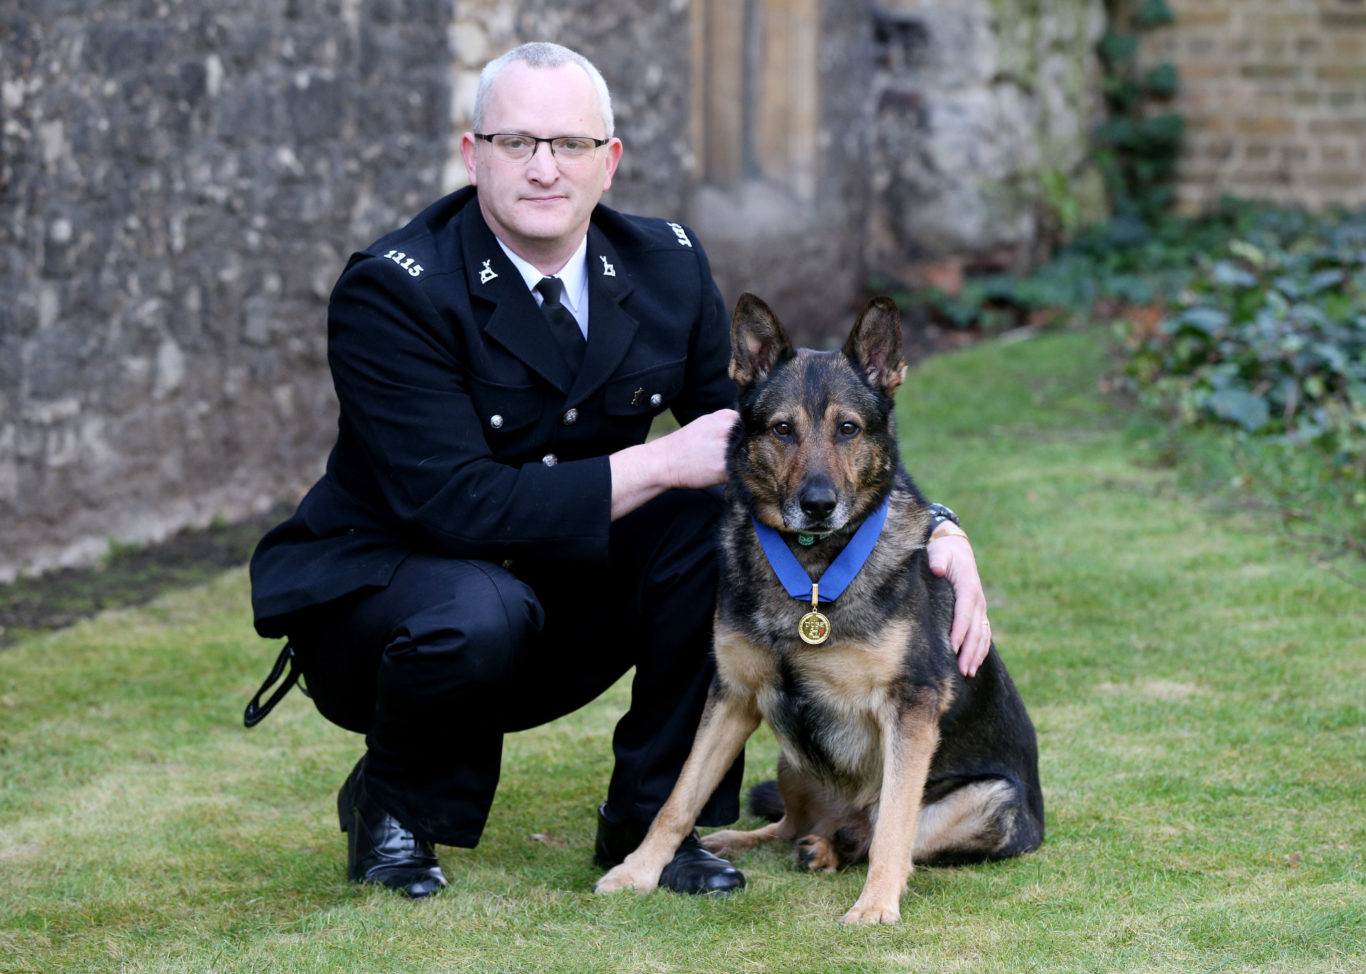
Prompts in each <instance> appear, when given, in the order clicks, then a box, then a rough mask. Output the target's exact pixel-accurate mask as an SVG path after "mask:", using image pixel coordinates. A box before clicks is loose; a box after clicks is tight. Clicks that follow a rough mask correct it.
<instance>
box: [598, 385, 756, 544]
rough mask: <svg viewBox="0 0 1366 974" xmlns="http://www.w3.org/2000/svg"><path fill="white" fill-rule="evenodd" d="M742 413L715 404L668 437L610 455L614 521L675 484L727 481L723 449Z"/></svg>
mask: <svg viewBox="0 0 1366 974" xmlns="http://www.w3.org/2000/svg"><path fill="white" fill-rule="evenodd" d="M739 418H740V414H739V413H737V412H736V411H735V410H733V409H718V410H716V412H714V413H707V414H706V415H705V416H699V417H698V418H697V419H695V420H693V421H692V422H691V423H689V424H688V425H686V426H684V427H681V428H680V429H677V430H674V431H673V432H672V433H670V434H668V435H667V436H661V437H660V438H659V439H657V440H651V441H649V442H648V443H642V444H640V445H639V446H632V447H628V448H626V449H625V450H620V451H618V452H617V453H614V454H612V456H611V457H610V461H611V466H612V520H614V521H615V520H616V519H617V518H619V517H621V516H622V515H624V514H629V513H630V512H631V511H633V510H635V509H636V508H637V507H639V506H640V505H641V504H644V503H645V502H646V501H648V500H650V499H651V498H653V497H655V496H657V495H659V494H662V493H663V492H664V491H666V490H671V489H673V488H675V487H691V488H698V487H711V486H714V485H716V484H722V483H725V481H726V448H727V445H728V444H729V442H730V432H731V430H732V429H733V428H734V427H735V423H736V421H737V420H738V419H739Z"/></svg>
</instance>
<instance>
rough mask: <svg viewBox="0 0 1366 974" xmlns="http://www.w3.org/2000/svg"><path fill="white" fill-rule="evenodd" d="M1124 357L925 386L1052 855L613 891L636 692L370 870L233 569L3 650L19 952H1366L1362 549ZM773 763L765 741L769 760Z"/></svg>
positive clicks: (266, 959)
mask: <svg viewBox="0 0 1366 974" xmlns="http://www.w3.org/2000/svg"><path fill="white" fill-rule="evenodd" d="M1106 354H1107V353H1106V345H1105V340H1104V338H1103V336H1102V335H1101V334H1100V333H1098V332H1086V333H1066V334H1056V335H1047V336H1043V337H1039V338H1035V339H1032V340H1029V341H1024V342H1018V343H1013V344H1012V343H1009V342H1005V341H994V342H989V343H986V344H983V345H980V346H977V347H974V348H972V349H968V350H965V351H962V352H957V353H953V354H950V355H945V356H941V357H936V358H934V359H932V360H930V361H929V362H927V363H926V364H925V365H924V366H922V367H920V368H919V369H917V370H916V371H915V372H913V373H912V375H911V378H910V381H909V382H908V384H907V387H906V388H905V389H904V390H903V392H902V395H901V403H900V406H901V410H902V414H901V415H902V433H903V443H904V450H905V460H906V463H907V466H908V467H909V469H910V470H911V471H912V472H913V473H914V474H915V475H916V477H917V479H918V480H919V481H920V483H921V485H922V487H924V488H925V490H926V492H927V493H929V494H930V495H931V496H932V497H934V498H936V499H939V500H942V501H945V502H947V503H949V504H951V505H952V506H953V507H954V508H955V509H956V510H958V511H959V513H960V514H961V515H962V516H963V518H964V523H965V525H966V526H967V528H968V530H969V531H970V532H971V534H972V537H973V541H974V545H975V547H976V551H977V555H978V560H979V563H980V565H981V568H982V572H983V575H984V577H985V578H986V580H987V583H988V589H989V594H990V596H991V600H992V606H993V609H992V619H993V628H994V629H995V631H996V634H997V641H998V645H999V646H1000V648H1001V652H1002V654H1003V656H1004V658H1005V659H1006V661H1007V663H1008V665H1009V666H1010V669H1011V672H1012V674H1013V676H1014V678H1015V681H1016V683H1017V684H1018V685H1019V687H1020V690H1021V692H1022V694H1023V695H1024V698H1025V701H1026V702H1027V704H1028V705H1029V708H1030V711H1031V713H1032V715H1033V718H1034V721H1035V724H1036V725H1037V727H1038V731H1039V743H1040V750H1041V760H1042V775H1043V782H1044V791H1045V795H1046V799H1047V825H1048V834H1047V838H1046V840H1045V844H1044V846H1043V848H1042V849H1041V850H1039V851H1038V852H1037V853H1035V854H1033V855H1030V856H1027V857H1024V858H1022V859H1018V860H1015V861H1011V862H1005V863H997V864H992V865H988V866H981V867H968V868H959V869H920V870H918V871H917V872H916V873H915V874H914V875H913V876H912V877H911V882H910V888H909V891H908V892H907V894H906V897H905V899H904V900H903V904H902V922H901V923H900V924H899V925H897V926H894V927H882V928H876V929H865V928H847V927H844V926H841V925H839V924H837V923H835V922H834V921H835V917H837V916H838V915H840V914H841V913H842V912H843V911H844V910H845V909H846V908H847V907H848V906H849V905H850V904H851V903H852V902H853V900H854V898H855V897H856V896H857V894H858V890H859V888H860V887H861V885H862V881H863V877H864V868H863V867H857V868H854V869H851V870H849V871H847V872H846V873H843V874H841V875H838V876H835V877H810V876H806V875H804V874H800V873H797V872H796V871H795V870H793V869H792V868H791V867H790V865H789V862H788V858H787V853H786V850H782V849H778V848H775V847H770V848H768V849H764V850H761V851H759V852H757V853H754V854H751V855H750V856H748V857H746V858H744V859H741V860H740V861H739V865H740V866H741V867H742V868H743V869H744V871H745V874H746V876H747V877H748V879H749V884H750V885H749V888H748V889H747V890H745V891H744V892H742V893H740V894H738V895H735V896H733V897H731V898H729V899H724V900H719V901H708V900H699V899H692V898H683V897H676V896H672V895H669V894H665V893H656V894H653V895H650V896H644V897H642V896H636V895H629V894H628V895H620V896H616V897H604V898H599V897H595V896H593V895H592V893H591V887H592V884H593V881H594V879H595V877H596V876H597V874H598V873H597V870H595V869H594V868H593V866H592V865H591V863H590V861H589V859H590V853H591V843H592V837H593V828H594V809H595V807H596V804H597V802H598V801H599V799H600V798H601V796H602V794H603V793H604V791H605V788H606V783H607V777H608V771H609V746H608V743H609V737H610V733H611V728H612V724H613V721H614V719H615V715H617V714H619V713H620V712H621V710H622V707H623V703H624V700H625V687H624V686H618V687H617V688H615V689H614V690H613V691H612V692H611V693H609V694H608V695H607V696H606V697H604V698H603V699H602V700H600V701H599V702H598V703H597V704H595V705H594V706H592V707H590V708H588V709H586V710H584V711H581V712H580V713H577V714H575V715H573V716H572V717H569V718H566V719H564V720H562V721H559V722H557V723H555V724H552V725H550V726H548V727H544V728H539V729H537V730H534V731H530V732H526V733H523V734H518V735H515V736H512V737H510V738H509V739H508V743H507V748H506V752H505V762H504V773H503V783H502V787H501V790H500V791H499V795H498V800H497V802H496V804H495V806H494V811H493V816H492V819H491V821H490V824H489V828H488V831H487V832H486V834H485V837H484V840H483V842H482V843H481V845H480V846H479V848H478V849H475V850H472V851H457V850H446V851H445V853H444V856H443V860H444V864H445V866H446V870H447V873H448V875H449V876H450V878H451V880H452V884H451V888H450V889H449V890H447V891H446V892H444V893H442V894H441V895H439V896H437V897H435V898H433V899H431V900H429V901H425V902H419V903H414V902H410V901H407V900H405V899H403V898H402V897H399V896H397V895H393V894H389V893H387V892H385V891H382V890H377V889H371V888H362V887H356V886H353V885H350V884H349V883H347V882H346V880H345V876H344V871H343V867H344V858H345V844H344V841H343V836H342V834H341V833H340V832H339V831H338V829H337V823H336V817H335V812H334V796H335V792H336V789H337V787H338V785H340V783H341V781H342V779H343V777H344V776H345V774H346V773H347V771H348V770H349V769H350V767H351V765H352V763H353V762H354V760H355V758H356V756H357V755H358V753H359V752H358V745H359V741H358V739H357V738H355V737H353V736H352V735H349V734H347V733H346V732H344V731H342V730H339V729H338V728H335V727H333V726H331V725H329V724H328V723H327V722H326V721H325V720H323V719H322V718H321V717H320V716H318V715H317V714H316V713H315V712H314V711H313V708H312V706H311V704H309V702H308V701H307V700H306V699H305V698H304V697H303V696H302V695H300V694H298V693H295V694H292V695H291V696H290V697H289V698H288V699H287V700H286V701H285V702H284V703H283V704H282V705H281V706H280V708H279V709H278V710H277V711H276V712H275V713H274V714H273V715H272V716H271V717H270V718H269V719H268V720H267V721H266V723H264V724H263V725H262V726H260V727H259V728H257V729H255V730H252V731H247V730H244V729H243V728H242V725H241V713H242V706H243V704H244V703H245V701H246V699H247V697H248V695H249V694H250V693H251V692H252V691H253V690H254V689H255V687H256V685H257V684H258V682H259V680H260V679H261V678H262V677H263V676H264V674H265V671H266V669H267V666H268V664H269V661H270V659H272V658H273V655H274V652H275V648H274V647H273V646H272V644H268V643H266V642H264V641H261V640H258V639H257V638H256V637H255V635H254V634H253V632H252V631H251V626H250V620H249V615H248V606H247V578H246V572H245V569H233V570H231V571H228V572H226V573H225V574H222V575H221V576H219V577H217V578H216V579H214V580H213V581H211V582H209V583H207V584H203V585H199V586H197V587H194V588H190V589H183V590H180V591H177V592H174V593H172V594H169V595H165V596H163V597H161V598H160V599H158V600H157V601H155V602H153V603H151V604H149V605H146V606H143V607H140V608H136V609H126V610H116V611H107V612H105V613H103V614H101V615H99V616H97V617H96V618H94V619H92V620H90V621H86V622H82V623H79V624H77V625H75V626H74V627H71V628H68V629H65V630H61V631H58V632H52V633H46V634H39V635H31V636H27V637H24V638H23V639H21V640H19V641H18V642H17V644H15V645H13V646H12V647H11V648H8V649H6V650H4V651H3V652H0V971H33V972H44V974H46V972H52V971H215V972H217V971H414V972H416V971H424V972H425V971H470V972H496V971H515V972H537V971H576V972H577V971H602V972H608V971H651V972H656V971H657V972H664V971H689V972H691V971H708V972H712V971H715V972H725V974H729V972H833V971H841V972H909V971H935V972H942V971H974V972H975V971H1002V972H1016V971H1041V972H1054V971H1104V972H1109V971H1182V972H1185V971H1213V970H1218V971H1285V972H1302V971H1366V593H1364V592H1363V588H1362V586H1361V583H1360V580H1359V579H1360V575H1361V574H1362V573H1360V572H1358V573H1357V580H1356V581H1353V579H1352V578H1350V577H1345V574H1344V572H1343V570H1342V568H1343V566H1342V565H1341V564H1336V565H1335V564H1331V563H1327V562H1324V561H1322V560H1319V559H1316V557H1315V553H1314V551H1313V550H1312V549H1309V548H1306V547H1302V546H1296V545H1294V544H1289V543H1287V540H1286V537H1285V536H1284V534H1283V533H1282V532H1281V530H1280V529H1279V526H1278V525H1277V524H1276V523H1275V522H1274V521H1272V520H1270V519H1266V518H1263V517H1259V516H1258V515H1255V514H1248V513H1239V512H1238V511H1236V510H1232V509H1230V507H1229V506H1228V505H1225V504H1216V503H1213V502H1211V501H1210V499H1208V498H1206V497H1203V496H1201V493H1200V492H1199V491H1198V490H1197V489H1196V488H1194V487H1192V486H1190V481H1189V480H1188V478H1186V477H1184V476H1183V475H1182V472H1181V471H1180V470H1173V469H1167V468H1164V467H1161V466H1159V465H1157V464H1156V463H1154V462H1152V460H1151V458H1152V457H1153V456H1154V455H1155V454H1156V451H1154V450H1152V449H1150V448H1149V447H1147V446H1146V445H1145V443H1144V441H1143V437H1144V435H1145V434H1144V431H1143V430H1142V428H1141V427H1139V428H1136V424H1135V422H1134V421H1133V420H1132V419H1131V418H1130V417H1128V416H1126V415H1125V414H1124V413H1123V411H1122V409H1121V407H1117V406H1115V405H1114V404H1113V403H1108V402H1106V401H1105V400H1103V399H1102V398H1101V397H1100V396H1099V395H1098V394H1097V392H1096V389H1097V383H1098V380H1099V378H1100V376H1101V375H1102V374H1103V373H1104V372H1105V370H1106V369H1107V368H1108V362H1107V360H1106ZM451 746H452V747H459V746H460V742H459V741H452V742H451ZM774 757H775V749H774V745H773V741H772V738H771V737H770V736H769V735H768V734H767V731H762V732H761V734H760V735H759V736H758V737H757V738H756V740H755V741H754V742H753V743H752V744H751V746H750V748H749V751H748V776H749V778H750V780H752V781H758V780H762V779H763V778H765V777H770V776H771V775H772V772H773V762H774Z"/></svg>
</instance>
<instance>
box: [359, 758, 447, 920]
mask: <svg viewBox="0 0 1366 974" xmlns="http://www.w3.org/2000/svg"><path fill="white" fill-rule="evenodd" d="M364 768H365V758H361V759H360V761H359V762H358V763H357V764H356V766H355V768H353V769H352V771H351V774H350V776H349V777H347V779H346V783H345V784H343V785H342V786H341V791H339V792H338V793H337V818H338V819H339V820H340V821H341V829H342V831H343V832H345V833H346V876H347V878H348V879H350V880H351V881H352V882H356V883H378V884H380V885H381V886H388V887H389V888H390V889H396V890H398V891H399V892H401V893H406V894H407V895H408V896H411V897H414V898H418V897H422V896H427V895H429V894H431V893H435V892H436V891H437V890H439V889H442V888H444V887H445V885H446V877H445V876H443V875H442V873H441V865H440V863H438V862H437V859H436V850H435V849H434V848H433V847H432V844H431V843H430V842H427V841H425V840H423V839H419V838H418V837H417V836H415V835H413V833H412V832H410V831H408V830H407V829H405V828H404V827H403V826H402V825H401V824H399V821H398V819H396V818H394V817H393V816H392V815H390V814H389V813H388V812H386V811H385V810H384V809H382V808H380V807H379V805H377V804H375V802H374V800H373V799H372V798H371V797H370V793H369V792H368V791H367V790H366V787H365V772H364Z"/></svg>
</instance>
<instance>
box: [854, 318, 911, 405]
mask: <svg viewBox="0 0 1366 974" xmlns="http://www.w3.org/2000/svg"><path fill="white" fill-rule="evenodd" d="M844 354H845V355H847V356H849V360H850V361H851V362H853V363H854V365H856V366H857V367H858V369H859V371H860V372H862V373H863V374H864V376H865V377H866V378H867V379H868V382H869V384H870V385H872V387H873V388H874V389H880V390H882V391H883V392H885V393H886V394H887V395H889V396H890V395H892V394H893V393H894V392H896V389H897V386H899V385H901V383H902V382H903V381H904V380H905V378H906V361H905V359H903V358H902V357H901V312H900V311H898V310H897V307H896V302H895V301H893V300H892V299H891V298H889V297H886V296H880V297H876V298H873V300H871V301H869V302H868V307H866V308H864V309H863V314H861V315H859V317H858V321H856V322H854V330H853V331H852V332H850V333H849V340H848V341H847V342H845V343H844Z"/></svg>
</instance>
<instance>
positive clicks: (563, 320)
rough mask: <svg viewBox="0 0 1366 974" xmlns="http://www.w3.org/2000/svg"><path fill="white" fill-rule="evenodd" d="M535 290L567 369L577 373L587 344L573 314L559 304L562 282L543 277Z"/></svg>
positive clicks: (562, 287)
mask: <svg viewBox="0 0 1366 974" xmlns="http://www.w3.org/2000/svg"><path fill="white" fill-rule="evenodd" d="M536 290H537V291H540V292H541V297H543V298H544V299H545V300H544V301H542V302H541V311H543V312H544V313H545V316H546V320H548V321H549V322H550V330H551V331H552V332H554V333H555V340H556V341H557V342H559V343H560V351H561V352H563V353H564V360H565V361H566V362H568V363H569V368H570V369H571V370H572V371H574V372H575V373H577V372H578V371H579V366H580V365H582V364H583V352H584V349H585V348H587V347H588V342H587V340H586V339H585V338H584V337H583V332H581V331H580V330H579V323H578V322H577V321H576V320H575V319H574V316H573V314H571V313H570V311H569V309H568V308H566V307H565V306H564V305H563V304H561V303H560V295H561V294H563V293H564V281H561V280H560V279H559V278H558V277H543V278H541V279H540V280H539V281H538V282H537V283H536Z"/></svg>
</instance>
